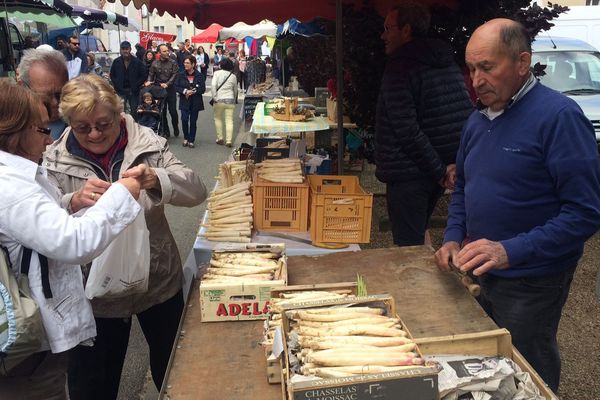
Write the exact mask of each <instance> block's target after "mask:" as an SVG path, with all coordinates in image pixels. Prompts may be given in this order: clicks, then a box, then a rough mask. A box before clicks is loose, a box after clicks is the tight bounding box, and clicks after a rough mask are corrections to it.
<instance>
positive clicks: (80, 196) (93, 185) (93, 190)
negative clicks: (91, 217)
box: [71, 178, 110, 213]
mask: <svg viewBox="0 0 600 400" xmlns="http://www.w3.org/2000/svg"><path fill="white" fill-rule="evenodd" d="M109 187H110V182H106V181H103V180H102V179H98V178H90V179H88V180H87V182H86V183H85V185H83V187H82V188H81V189H79V190H78V191H76V192H75V193H74V194H73V197H71V211H73V212H74V213H75V212H77V211H79V210H81V209H82V208H85V207H91V206H93V205H94V204H96V202H97V201H98V199H99V198H100V196H102V195H103V194H104V193H105V192H106V191H107V190H108V188H109Z"/></svg>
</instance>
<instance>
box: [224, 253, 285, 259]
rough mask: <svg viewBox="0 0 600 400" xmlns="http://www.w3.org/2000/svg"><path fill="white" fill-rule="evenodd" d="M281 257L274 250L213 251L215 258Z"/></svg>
mask: <svg viewBox="0 0 600 400" xmlns="http://www.w3.org/2000/svg"><path fill="white" fill-rule="evenodd" d="M279 257H281V255H280V254H278V253H273V252H266V251H265V252H262V251H257V252H246V253H244V252H241V253H239V252H232V253H213V258H215V259H218V260H219V259H222V258H255V259H272V258H279Z"/></svg>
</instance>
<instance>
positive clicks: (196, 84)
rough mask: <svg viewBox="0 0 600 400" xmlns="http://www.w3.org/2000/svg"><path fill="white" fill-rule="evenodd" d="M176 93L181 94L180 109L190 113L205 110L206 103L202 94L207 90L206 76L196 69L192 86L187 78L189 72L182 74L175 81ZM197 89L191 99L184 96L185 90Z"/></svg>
mask: <svg viewBox="0 0 600 400" xmlns="http://www.w3.org/2000/svg"><path fill="white" fill-rule="evenodd" d="M174 86H175V91H176V92H177V93H179V109H180V110H188V111H202V110H204V101H203V100H202V94H203V93H204V92H205V90H206V85H205V82H204V75H202V73H201V72H200V71H198V70H197V69H194V81H193V82H192V83H191V84H190V82H189V81H188V78H187V72H185V71H184V72H180V73H179V74H178V75H177V78H176V79H175V85H174ZM191 88H195V89H196V93H195V94H193V95H191V96H190V97H186V96H185V95H184V94H183V91H184V90H185V89H191Z"/></svg>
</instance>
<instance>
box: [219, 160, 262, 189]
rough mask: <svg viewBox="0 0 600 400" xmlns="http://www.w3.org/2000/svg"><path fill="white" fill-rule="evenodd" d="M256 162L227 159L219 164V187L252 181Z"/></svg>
mask: <svg viewBox="0 0 600 400" xmlns="http://www.w3.org/2000/svg"><path fill="white" fill-rule="evenodd" d="M253 171H254V163H253V162H252V161H250V160H245V161H227V162H224V163H223V164H220V165H219V176H218V178H217V179H218V180H219V187H220V188H223V189H224V188H228V187H230V186H233V185H237V184H238V183H241V182H251V181H252V172H253Z"/></svg>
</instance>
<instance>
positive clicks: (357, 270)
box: [161, 246, 557, 400]
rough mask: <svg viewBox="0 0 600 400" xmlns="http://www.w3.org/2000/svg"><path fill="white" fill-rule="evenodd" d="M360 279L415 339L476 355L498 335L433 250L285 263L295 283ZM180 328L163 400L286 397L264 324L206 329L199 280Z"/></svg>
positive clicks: (216, 325) (548, 394)
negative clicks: (391, 304)
mask: <svg viewBox="0 0 600 400" xmlns="http://www.w3.org/2000/svg"><path fill="white" fill-rule="evenodd" d="M357 274H360V275H362V276H363V277H364V281H365V283H366V287H367V289H368V291H369V293H388V294H390V295H391V296H393V298H394V299H395V302H396V310H397V313H398V315H400V316H401V318H402V320H403V321H404V323H405V325H406V327H407V329H409V330H410V332H411V333H412V335H413V336H414V337H415V338H416V340H417V341H419V340H420V338H427V337H444V336H447V335H459V334H473V335H471V337H472V338H473V339H465V342H464V343H461V345H462V346H464V347H463V348H464V349H465V351H469V352H472V351H477V350H479V349H475V348H473V349H469V347H470V346H474V344H475V343H478V345H481V342H480V341H477V342H475V341H473V340H474V338H477V337H487V338H488V339H489V340H492V341H493V340H495V338H496V333H490V332H494V331H495V330H496V329H497V327H496V325H495V324H494V322H493V321H492V320H491V319H490V318H489V317H488V316H487V315H486V314H485V312H484V311H483V310H482V309H481V308H480V307H479V305H478V303H477V302H476V301H475V299H474V298H473V297H471V295H470V294H469V293H468V291H467V290H465V288H464V287H463V285H462V284H461V283H460V282H459V280H458V279H456V277H455V276H454V275H452V274H446V273H442V272H440V271H438V269H437V268H436V267H435V265H434V262H433V250H432V249H431V248H429V247H426V246H416V247H403V248H400V247H396V248H390V249H377V250H367V251H363V252H361V253H351V252H349V253H348V252H347V253H339V254H331V255H325V256H321V257H308V256H298V257H289V258H288V263H287V276H288V284H290V285H298V284H316V283H335V282H345V281H354V280H355V279H356V275H357ZM180 328H181V330H180V335H179V339H178V341H177V342H176V343H175V345H174V350H173V353H172V356H171V361H170V366H169V371H168V374H167V377H166V379H165V382H164V383H163V388H162V390H161V398H170V399H198V400H200V399H211V400H218V399H224V400H225V399H237V400H245V399H259V398H260V399H273V400H280V399H282V398H285V397H284V396H283V395H282V388H281V386H280V385H270V384H269V383H267V376H266V368H267V362H266V359H265V352H264V349H263V348H262V347H261V346H260V345H259V342H260V341H261V335H262V330H263V327H262V321H241V322H214V323H202V322H201V320H200V306H199V292H198V282H195V283H194V287H193V290H192V292H191V294H190V297H189V301H188V307H187V308H186V311H185V315H184V317H183V319H182V323H181V325H180ZM482 332H485V333H482ZM469 340H471V342H469ZM429 343H430V344H428V345H427V346H425V345H424V348H427V347H428V346H429V347H435V346H436V344H435V343H439V340H438V341H433V342H432V341H429ZM469 343H471V345H469ZM481 348H482V347H481ZM509 350H510V351H509V353H511V354H512V357H513V360H515V362H516V363H517V364H519V365H521V366H522V367H523V368H525V369H529V370H530V372H532V378H533V381H534V382H535V383H536V384H537V386H538V388H539V389H540V391H541V393H542V394H543V396H544V398H546V399H557V397H556V396H554V394H552V393H551V391H549V390H548V389H547V387H546V386H545V385H544V384H543V382H542V381H541V379H540V378H539V376H537V374H535V373H533V371H532V370H531V367H530V366H529V365H528V364H527V363H526V361H525V360H524V359H523V358H522V356H520V354H518V352H516V350H514V349H509ZM505 351H506V350H505ZM470 354H472V353H470Z"/></svg>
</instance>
